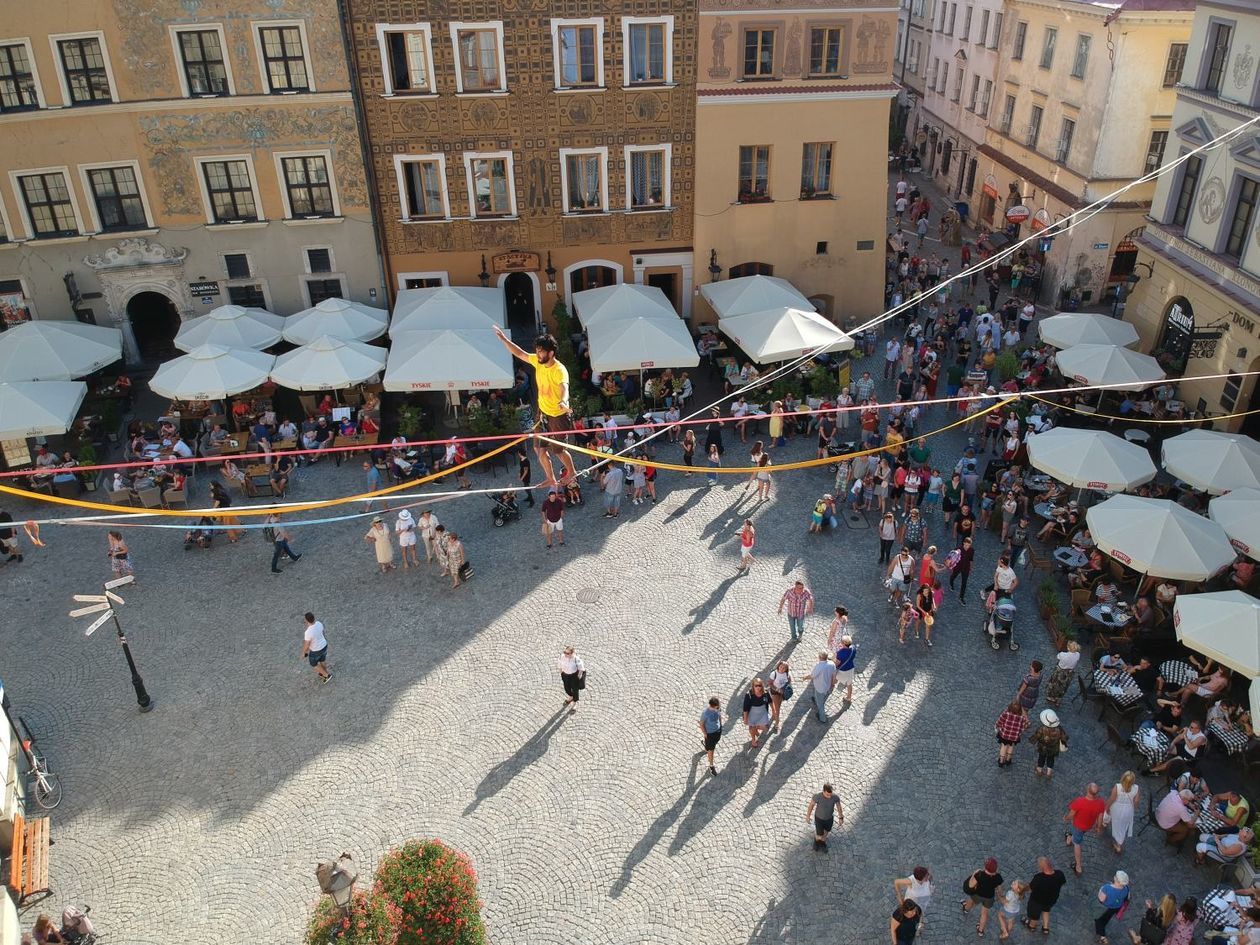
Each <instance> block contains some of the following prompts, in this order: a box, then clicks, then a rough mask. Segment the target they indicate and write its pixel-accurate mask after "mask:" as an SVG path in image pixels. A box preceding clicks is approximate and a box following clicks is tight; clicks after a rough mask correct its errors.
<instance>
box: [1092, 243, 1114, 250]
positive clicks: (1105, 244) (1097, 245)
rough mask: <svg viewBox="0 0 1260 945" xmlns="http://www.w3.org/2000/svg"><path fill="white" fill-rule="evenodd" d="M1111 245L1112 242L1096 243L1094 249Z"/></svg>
mask: <svg viewBox="0 0 1260 945" xmlns="http://www.w3.org/2000/svg"><path fill="white" fill-rule="evenodd" d="M1110 245H1111V244H1110V243H1095V244H1094V249H1106V248H1107V247H1108V246H1110Z"/></svg>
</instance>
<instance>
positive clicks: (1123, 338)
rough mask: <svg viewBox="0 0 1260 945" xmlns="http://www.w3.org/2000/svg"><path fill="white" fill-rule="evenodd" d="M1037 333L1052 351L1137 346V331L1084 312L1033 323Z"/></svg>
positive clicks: (1104, 316)
mask: <svg viewBox="0 0 1260 945" xmlns="http://www.w3.org/2000/svg"><path fill="white" fill-rule="evenodd" d="M1037 333H1038V334H1039V335H1040V336H1041V340H1042V341H1044V342H1046V344H1049V345H1053V346H1054V347H1056V348H1070V347H1072V346H1073V345H1081V344H1089V345H1120V346H1121V347H1127V346H1129V345H1132V344H1137V340H1138V333H1137V329H1136V328H1134V327H1133V326H1132V325H1131V324H1129V323H1128V322H1125V321H1121V320H1120V319H1118V318H1109V317H1108V316H1106V315H1094V314H1091V313H1088V312H1063V313H1060V314H1058V315H1051V316H1050V317H1049V318H1047V319H1045V320H1044V321H1041V322H1038V323H1037Z"/></svg>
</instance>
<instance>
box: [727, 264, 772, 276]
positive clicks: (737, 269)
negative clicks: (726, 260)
mask: <svg viewBox="0 0 1260 945" xmlns="http://www.w3.org/2000/svg"><path fill="white" fill-rule="evenodd" d="M772 275H774V266H772V265H770V264H769V263H762V262H746V263H740V264H739V265H738V266H731V271H730V273H729V274H728V278H731V279H742V278H743V277H744V276H772Z"/></svg>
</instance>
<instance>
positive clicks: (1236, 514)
mask: <svg viewBox="0 0 1260 945" xmlns="http://www.w3.org/2000/svg"><path fill="white" fill-rule="evenodd" d="M1208 518H1210V519H1211V520H1212V521H1214V522H1215V523H1216V524H1217V525H1219V526H1221V528H1223V529H1225V534H1226V535H1228V536H1229V542H1230V544H1231V545H1233V546H1234V547H1235V548H1237V549H1238V550H1239V551H1241V552H1242V553H1243V554H1245V555H1246V556H1247V557H1248V558H1251V559H1252V560H1253V561H1260V489H1250V488H1247V489H1235V490H1234V491H1233V492H1227V493H1226V494H1225V495H1218V496H1217V497H1216V498H1214V499H1212V500H1211V501H1210V502H1208Z"/></svg>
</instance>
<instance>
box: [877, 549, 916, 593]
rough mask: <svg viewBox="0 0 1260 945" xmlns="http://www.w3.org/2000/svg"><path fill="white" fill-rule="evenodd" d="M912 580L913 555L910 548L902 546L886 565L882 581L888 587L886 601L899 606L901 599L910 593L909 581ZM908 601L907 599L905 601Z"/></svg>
mask: <svg viewBox="0 0 1260 945" xmlns="http://www.w3.org/2000/svg"><path fill="white" fill-rule="evenodd" d="M913 580H914V555H912V554H910V549H909V548H906V547H902V549H901V551H900V552H898V553H897V557H895V558H893V559H892V563H891V564H889V565H888V575H887V578H886V579H885V581H884V584H885V586H886V587H887V588H888V603H890V604H892V605H893V606H895V607H900V606H901V604H902V599H903V598H904V597H905V595H907V594H909V593H910V582H911V581H913ZM906 603H909V601H906Z"/></svg>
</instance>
